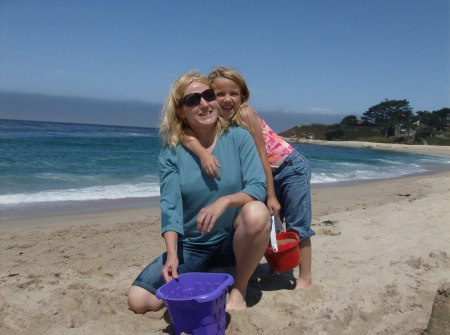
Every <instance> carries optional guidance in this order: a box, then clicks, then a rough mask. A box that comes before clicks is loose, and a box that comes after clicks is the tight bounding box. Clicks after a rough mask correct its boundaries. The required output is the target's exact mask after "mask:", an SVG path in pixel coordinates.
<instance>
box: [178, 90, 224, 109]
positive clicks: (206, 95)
mask: <svg viewBox="0 0 450 335" xmlns="http://www.w3.org/2000/svg"><path fill="white" fill-rule="evenodd" d="M202 98H203V99H205V100H206V101H208V102H210V101H214V100H216V94H215V93H214V90H213V89H211V88H209V89H207V90H204V91H203V92H202V93H192V94H188V95H186V96H185V97H184V98H183V99H182V100H181V103H182V104H183V105H186V106H188V107H195V106H198V105H200V101H201V100H202Z"/></svg>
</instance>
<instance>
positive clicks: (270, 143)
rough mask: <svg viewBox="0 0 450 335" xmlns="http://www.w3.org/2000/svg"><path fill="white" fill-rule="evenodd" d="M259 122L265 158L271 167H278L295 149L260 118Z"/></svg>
mask: <svg viewBox="0 0 450 335" xmlns="http://www.w3.org/2000/svg"><path fill="white" fill-rule="evenodd" d="M261 122H262V132H263V137H264V147H265V148H266V154H267V158H268V160H269V163H270V165H271V166H272V167H278V166H280V164H281V163H283V161H284V159H285V158H286V157H287V156H289V154H290V153H291V152H292V151H294V150H295V149H294V147H293V146H292V145H290V144H289V143H288V142H286V141H285V140H283V139H282V138H281V137H280V136H278V134H277V133H275V132H274V131H273V130H272V129H270V127H269V126H268V125H267V123H266V121H264V120H263V119H261Z"/></svg>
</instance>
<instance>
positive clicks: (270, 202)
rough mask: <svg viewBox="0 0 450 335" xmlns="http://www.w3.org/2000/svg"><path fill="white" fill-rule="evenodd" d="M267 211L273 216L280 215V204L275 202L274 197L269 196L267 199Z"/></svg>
mask: <svg viewBox="0 0 450 335" xmlns="http://www.w3.org/2000/svg"><path fill="white" fill-rule="evenodd" d="M267 209H268V210H269V213H270V214H271V215H274V216H278V214H279V213H280V209H281V206H280V203H279V202H278V200H277V197H275V196H269V197H267Z"/></svg>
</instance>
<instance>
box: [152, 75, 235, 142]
mask: <svg viewBox="0 0 450 335" xmlns="http://www.w3.org/2000/svg"><path fill="white" fill-rule="evenodd" d="M193 82H200V83H203V84H205V85H207V86H208V87H211V84H210V83H209V81H208V78H206V77H205V76H203V75H202V74H201V73H200V72H198V71H190V72H188V73H185V74H183V75H182V76H180V77H179V78H178V79H177V80H175V82H174V83H173V84H172V86H171V88H170V91H169V94H168V95H167V98H166V101H165V103H164V106H163V109H162V111H161V123H160V125H159V133H160V136H161V139H162V141H163V145H169V146H171V147H173V148H175V147H176V146H177V144H178V143H180V142H182V141H183V137H184V135H185V129H187V128H189V126H188V125H187V124H186V122H185V121H184V120H183V119H182V118H180V117H179V116H178V113H177V109H178V108H182V103H183V101H182V100H183V97H184V92H185V91H186V89H187V88H188V86H189V85H191V84H192V83H193ZM227 128H228V122H227V121H226V120H225V119H224V118H222V117H221V116H218V118H217V122H216V130H217V131H218V133H219V134H221V133H222V132H223V131H224V130H226V129H227Z"/></svg>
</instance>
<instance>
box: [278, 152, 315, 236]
mask: <svg viewBox="0 0 450 335" xmlns="http://www.w3.org/2000/svg"><path fill="white" fill-rule="evenodd" d="M273 181H274V185H275V194H276V197H277V199H278V201H279V202H280V205H281V211H280V219H281V220H283V219H284V220H285V222H286V230H287V231H295V232H296V233H297V234H298V235H299V236H300V237H301V239H302V240H305V239H307V238H310V237H311V236H313V235H315V234H316V233H315V232H314V230H312V229H311V221H312V211H311V184H310V183H311V168H310V166H309V162H308V160H307V159H306V157H305V156H304V155H303V153H301V152H300V151H299V150H297V149H296V150H295V151H293V152H292V153H291V154H290V155H289V156H287V157H286V159H285V160H284V161H283V163H282V164H281V165H280V167H279V168H278V169H277V170H275V171H274V172H273Z"/></svg>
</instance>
